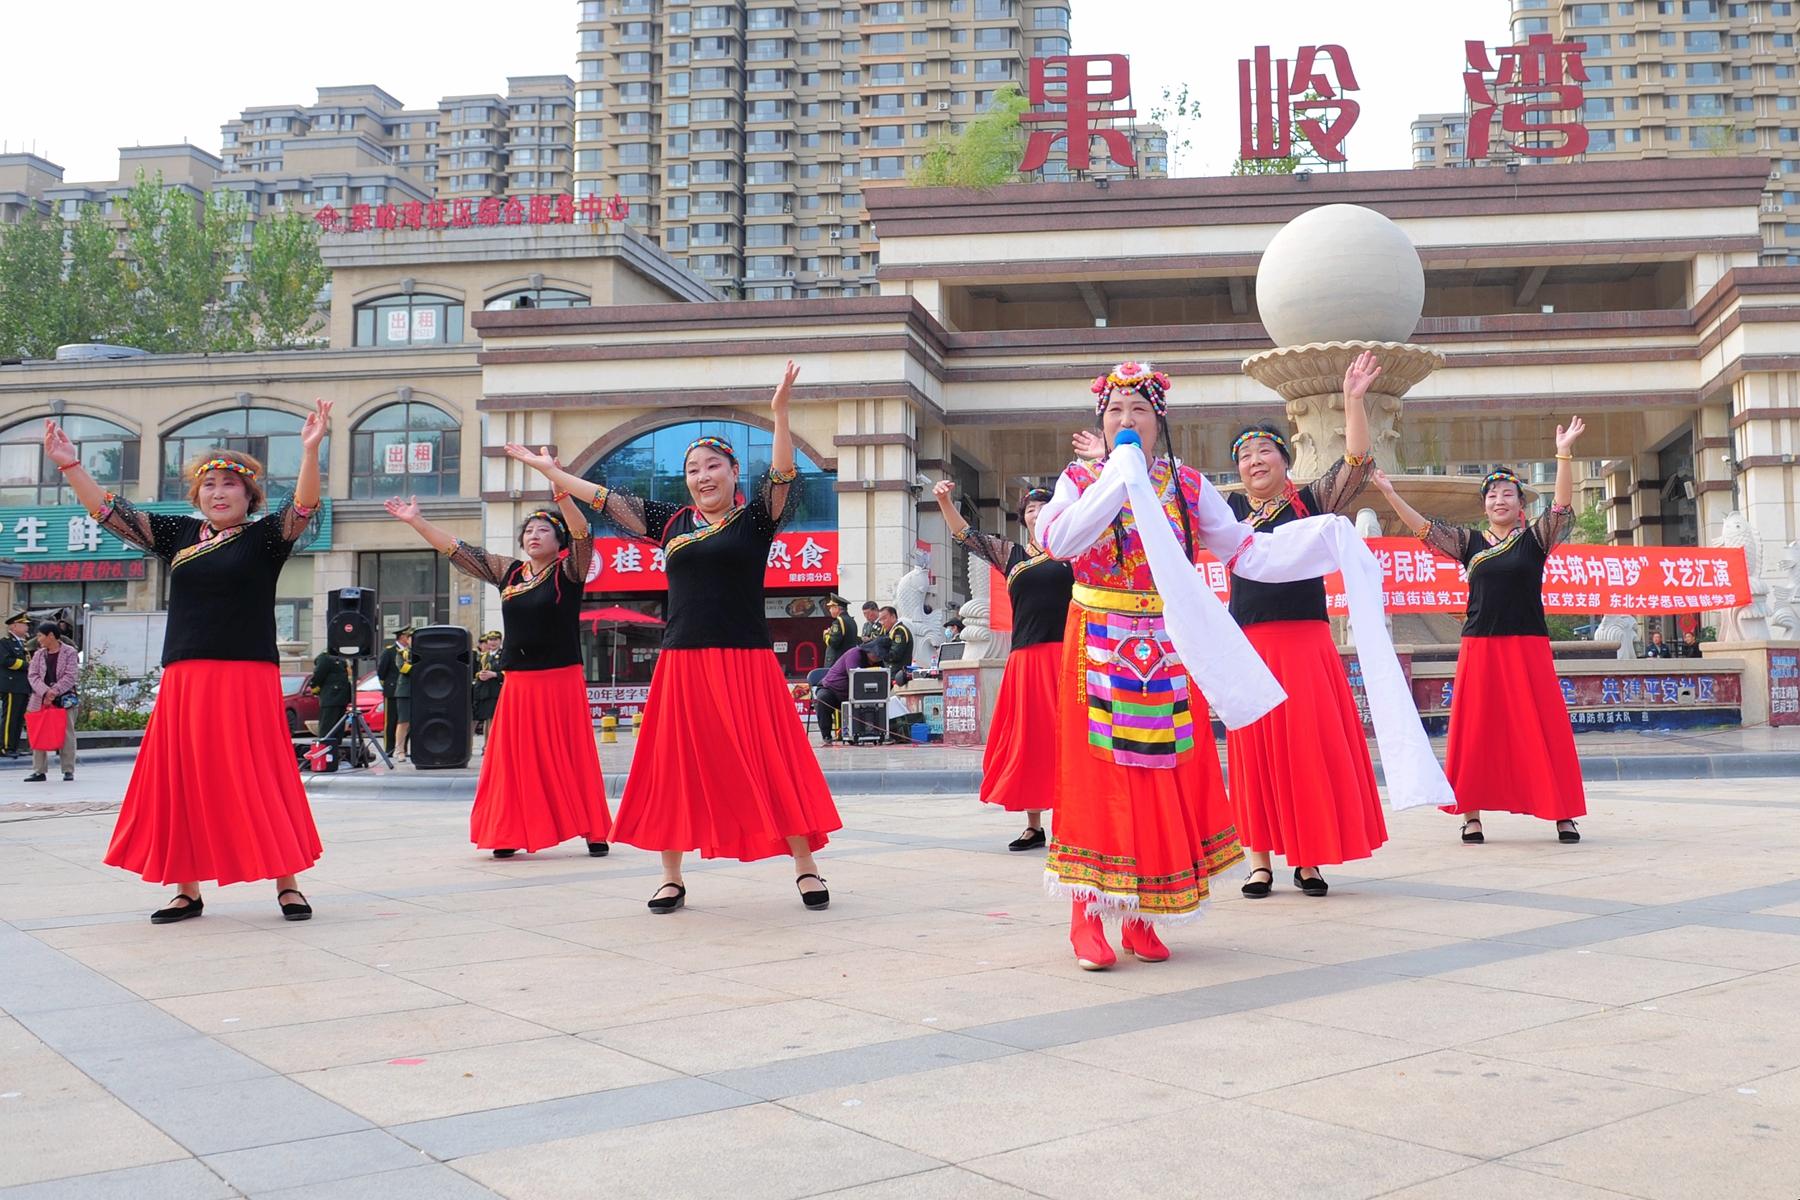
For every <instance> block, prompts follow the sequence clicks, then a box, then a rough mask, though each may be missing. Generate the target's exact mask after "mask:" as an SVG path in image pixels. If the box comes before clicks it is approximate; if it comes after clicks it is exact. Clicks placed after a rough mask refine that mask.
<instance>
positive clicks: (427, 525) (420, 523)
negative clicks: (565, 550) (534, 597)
mask: <svg viewBox="0 0 1800 1200" xmlns="http://www.w3.org/2000/svg"><path fill="white" fill-rule="evenodd" d="M385 507H386V508H387V510H388V515H389V516H391V517H393V518H394V519H395V520H396V521H399V522H401V523H402V524H405V525H410V526H412V527H413V530H414V532H416V533H417V534H418V535H419V536H420V537H422V538H424V539H425V540H426V541H427V542H428V543H430V545H431V548H432V549H433V550H436V551H437V552H438V553H439V554H443V555H447V556H448V557H449V559H450V565H451V566H453V567H455V568H456V569H457V570H459V571H461V572H462V573H463V574H465V575H471V576H473V577H474V578H476V579H480V580H483V581H485V582H487V583H491V584H493V585H494V586H495V587H505V586H506V576H507V573H508V572H510V571H511V570H512V566H513V562H514V561H515V560H513V559H510V558H501V557H500V556H499V555H497V554H489V553H488V552H487V551H486V550H483V549H482V548H481V547H479V546H471V545H469V543H467V542H465V541H463V540H462V539H460V538H458V537H455V536H453V535H452V534H450V533H449V532H448V531H446V530H443V529H439V528H438V527H437V526H436V525H433V524H432V523H431V522H430V521H427V520H426V519H425V518H424V516H423V515H421V514H420V512H419V502H418V501H417V500H415V499H412V498H411V497H408V498H407V499H405V500H402V499H400V498H399V497H398V496H394V497H390V498H389V500H388V502H387V504H386V506H385Z"/></svg>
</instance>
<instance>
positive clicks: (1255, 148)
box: [1238, 46, 1362, 163]
mask: <svg viewBox="0 0 1800 1200" xmlns="http://www.w3.org/2000/svg"><path fill="white" fill-rule="evenodd" d="M1326 62H1329V63H1330V64H1331V70H1330V71H1329V72H1327V71H1326V70H1325V63H1326ZM1332 75H1336V76H1337V82H1336V84H1335V85H1334V84H1333V83H1332ZM1356 90H1358V89H1357V84H1356V73H1355V72H1354V71H1353V70H1351V67H1350V54H1349V52H1348V51H1346V50H1345V49H1344V48H1343V47H1342V46H1302V47H1300V52H1299V53H1298V54H1296V55H1295V56H1294V62H1293V66H1292V69H1291V70H1290V68H1289V66H1288V61H1287V59H1285V58H1279V59H1271V58H1270V56H1269V48H1268V47H1267V46H1258V47H1257V48H1256V55H1255V57H1254V58H1253V59H1251V58H1242V59H1239V60H1238V124H1239V131H1240V135H1241V137H1240V144H1239V149H1238V152H1239V154H1241V155H1242V156H1243V157H1244V158H1288V157H1291V156H1292V155H1293V153H1294V126H1295V124H1296V123H1297V124H1298V125H1299V127H1300V133H1301V136H1303V137H1304V138H1305V139H1306V140H1307V141H1308V142H1310V143H1311V144H1312V148H1313V150H1314V152H1316V153H1317V154H1318V156H1319V157H1320V158H1322V159H1324V160H1325V161H1326V162H1335V163H1341V162H1343V161H1344V138H1345V137H1346V136H1348V134H1349V133H1350V130H1351V127H1353V126H1354V125H1355V124H1356V118H1357V117H1358V116H1359V115H1361V113H1362V106H1361V105H1359V104H1358V103H1357V102H1356V101H1354V100H1352V99H1350V98H1349V97H1348V96H1343V95H1341V94H1340V93H1342V92H1353V91H1356ZM1333 111H1335V112H1336V114H1337V115H1336V117H1335V118H1334V119H1332V120H1331V121H1329V122H1326V121H1324V120H1322V119H1321V117H1323V116H1325V115H1327V114H1329V113H1331V112H1333Z"/></svg>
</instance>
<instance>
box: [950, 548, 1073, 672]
mask: <svg viewBox="0 0 1800 1200" xmlns="http://www.w3.org/2000/svg"><path fill="white" fill-rule="evenodd" d="M955 538H956V541H957V542H959V543H961V544H962V545H963V546H965V547H967V548H968V549H969V550H970V551H971V552H973V553H974V554H977V555H979V556H980V557H982V558H984V559H986V560H987V561H988V562H990V563H992V564H993V565H994V566H996V567H999V568H1000V570H1001V571H1003V572H1005V574H1006V594H1007V597H1008V598H1009V599H1010V600H1011V601H1012V611H1013V628H1012V648H1013V649H1014V650H1023V649H1025V648H1026V647H1027V646H1041V645H1044V644H1045V643H1046V642H1061V641H1062V640H1063V630H1064V628H1066V626H1067V624H1068V620H1069V602H1070V600H1071V599H1072V598H1073V595H1074V592H1075V568H1074V567H1073V566H1071V565H1070V564H1069V563H1067V562H1065V561H1063V560H1061V559H1055V558H1051V557H1050V556H1049V555H1048V554H1042V553H1040V554H1033V553H1031V551H1029V550H1028V549H1026V548H1025V547H1024V546H1021V545H1019V544H1018V543H1017V542H1012V541H1008V540H1007V539H1005V538H1002V537H995V536H994V535H993V534H991V533H982V532H981V531H980V530H978V529H964V530H963V531H962V532H961V533H958V534H956V535H955Z"/></svg>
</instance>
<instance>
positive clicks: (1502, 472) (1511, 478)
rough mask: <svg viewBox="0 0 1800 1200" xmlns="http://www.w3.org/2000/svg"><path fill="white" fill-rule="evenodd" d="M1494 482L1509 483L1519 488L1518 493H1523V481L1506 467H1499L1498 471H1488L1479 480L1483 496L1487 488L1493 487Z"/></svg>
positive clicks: (1486, 492)
mask: <svg viewBox="0 0 1800 1200" xmlns="http://www.w3.org/2000/svg"><path fill="white" fill-rule="evenodd" d="M1496 483H1510V484H1512V485H1513V486H1514V487H1516V488H1518V489H1519V494H1520V495H1521V496H1523V495H1524V494H1525V481H1524V480H1523V479H1520V478H1519V477H1518V476H1517V475H1515V474H1514V473H1513V472H1512V471H1510V470H1508V469H1507V468H1506V467H1501V468H1500V469H1499V470H1498V471H1489V472H1488V474H1487V478H1486V479H1483V480H1482V481H1481V494H1482V495H1483V496H1485V495H1487V494H1488V489H1489V488H1491V487H1493V486H1494V485H1495V484H1496Z"/></svg>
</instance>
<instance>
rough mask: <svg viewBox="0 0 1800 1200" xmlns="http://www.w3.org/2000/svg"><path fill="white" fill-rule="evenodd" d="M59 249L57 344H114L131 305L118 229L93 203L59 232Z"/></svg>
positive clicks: (123, 326) (122, 329) (126, 327)
mask: <svg viewBox="0 0 1800 1200" xmlns="http://www.w3.org/2000/svg"><path fill="white" fill-rule="evenodd" d="M64 245H65V246H67V248H68V257H67V258H66V259H65V260H64V262H63V264H62V288H61V293H60V294H61V299H60V301H59V304H58V308H59V311H60V313H61V317H62V324H63V329H62V333H63V337H62V343H59V344H66V343H69V342H92V341H102V342H110V341H117V340H118V339H119V338H121V337H123V336H125V333H126V330H127V329H128V327H129V312H130V305H131V296H130V292H129V291H128V290H127V288H126V286H125V263H124V260H123V259H122V258H120V256H119V253H118V246H119V234H118V231H117V230H115V229H114V228H113V225H112V222H111V221H110V220H109V219H108V218H107V217H106V216H104V215H103V214H102V213H101V211H100V206H99V205H97V204H84V205H82V206H81V215H80V216H79V217H78V218H76V220H75V222H74V223H73V224H71V225H69V226H68V227H67V228H66V229H65V231H64Z"/></svg>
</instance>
